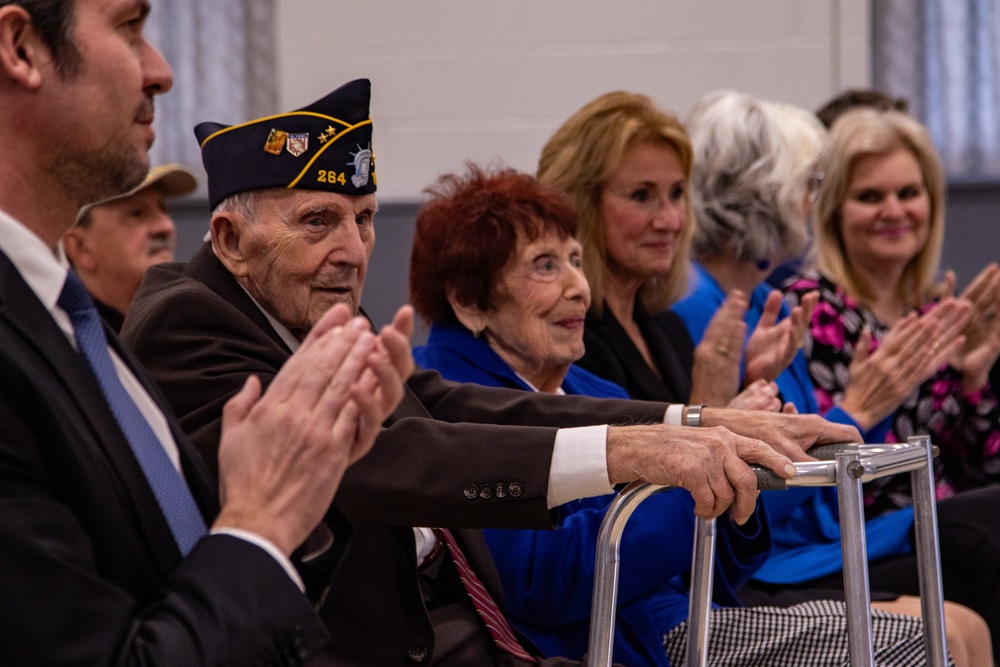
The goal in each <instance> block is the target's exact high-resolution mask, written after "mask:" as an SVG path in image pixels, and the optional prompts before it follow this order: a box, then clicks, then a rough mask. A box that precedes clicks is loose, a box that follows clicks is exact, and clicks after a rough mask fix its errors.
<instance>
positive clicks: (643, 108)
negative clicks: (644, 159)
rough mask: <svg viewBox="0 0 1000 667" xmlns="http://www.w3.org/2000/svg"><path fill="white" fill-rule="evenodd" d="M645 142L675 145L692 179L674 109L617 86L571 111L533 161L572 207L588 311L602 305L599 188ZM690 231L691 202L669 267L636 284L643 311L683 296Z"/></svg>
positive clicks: (687, 176)
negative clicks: (586, 285)
mask: <svg viewBox="0 0 1000 667" xmlns="http://www.w3.org/2000/svg"><path fill="white" fill-rule="evenodd" d="M646 143H652V144H657V145H661V146H666V147H668V148H671V149H673V150H674V151H675V152H676V153H677V156H678V157H679V158H680V163H681V168H682V169H683V171H684V177H685V179H688V180H690V178H691V165H692V155H693V153H692V149H691V140H690V139H689V138H688V134H687V131H686V130H685V129H684V125H682V124H681V122H680V120H678V118H677V117H676V116H674V115H673V114H671V113H668V112H666V111H662V110H661V109H659V108H657V106H656V105H655V104H654V103H653V101H652V100H651V99H649V98H648V97H647V96H645V95H640V94H636V93H627V92H623V91H618V92H613V93H607V94H605V95H601V96H600V97H598V98H597V99H595V100H593V101H592V102H590V103H588V104H587V105H586V106H584V107H583V108H582V109H580V110H579V111H577V112H576V113H575V114H573V115H572V116H570V118H569V120H567V121H566V122H565V123H563V124H562V127H560V128H559V129H558V130H556V132H555V134H553V135H552V138H551V139H549V141H548V143H547V144H545V147H544V148H543V149H542V155H541V158H540V159H539V161H538V179H539V180H540V181H542V182H543V183H548V184H550V185H554V186H556V187H558V188H561V189H562V190H564V191H565V192H567V193H568V194H569V196H570V197H571V198H572V200H573V203H574V204H575V206H576V209H577V213H578V215H579V220H580V231H579V233H578V239H579V241H580V244H581V245H582V246H583V270H584V273H585V274H586V276H587V281H588V282H589V283H590V291H591V294H592V295H593V299H592V301H591V310H592V311H594V312H595V313H596V314H597V315H598V316H600V315H601V314H602V313H603V309H604V279H605V275H606V272H607V249H606V247H605V244H604V233H603V228H602V220H601V217H600V201H601V191H602V189H603V188H604V186H605V184H606V183H607V181H608V179H609V178H610V176H611V174H612V173H613V172H614V171H615V170H616V169H617V168H618V167H619V166H620V164H621V161H622V159H623V158H624V157H625V154H626V153H628V152H629V151H630V150H631V149H632V148H634V147H635V146H638V145H640V144H646ZM693 230H694V216H693V214H692V212H691V207H690V205H689V206H688V207H687V221H686V223H685V225H684V229H683V230H682V231H681V235H680V238H679V239H678V243H677V254H676V255H675V256H674V260H673V263H672V265H671V267H670V270H669V271H668V272H667V273H666V274H664V275H662V276H654V277H652V278H650V279H649V280H647V281H646V282H645V283H643V285H642V286H641V287H640V288H639V302H640V304H641V305H642V307H643V308H644V309H645V310H646V311H647V312H650V313H657V312H660V311H663V310H666V309H667V308H668V307H669V306H670V305H671V304H672V303H673V302H674V301H676V300H677V299H679V298H680V297H681V296H682V295H683V294H684V291H685V289H686V288H687V275H688V262H689V259H688V257H689V254H690V248H691V236H692V233H693Z"/></svg>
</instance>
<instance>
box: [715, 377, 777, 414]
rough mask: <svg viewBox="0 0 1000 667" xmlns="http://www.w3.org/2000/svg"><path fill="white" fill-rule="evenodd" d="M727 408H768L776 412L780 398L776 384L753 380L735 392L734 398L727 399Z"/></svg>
mask: <svg viewBox="0 0 1000 667" xmlns="http://www.w3.org/2000/svg"><path fill="white" fill-rule="evenodd" d="M726 407H727V408H732V409H734V410H768V411H770V412H777V411H778V410H780V409H781V400H780V399H779V398H778V385H777V384H775V383H774V382H767V381H766V380H755V381H754V382H752V383H750V385H749V386H748V387H747V388H746V389H744V390H743V391H741V392H740V393H738V394H736V398H734V399H733V400H731V401H729V404H728V405H726Z"/></svg>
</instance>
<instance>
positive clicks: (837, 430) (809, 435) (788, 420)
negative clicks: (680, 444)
mask: <svg viewBox="0 0 1000 667" xmlns="http://www.w3.org/2000/svg"><path fill="white" fill-rule="evenodd" d="M701 423H702V424H703V425H704V426H725V427H726V428H727V429H729V430H730V431H733V432H734V433H738V434H740V435H744V436H747V437H749V438H758V439H760V440H763V441H764V442H766V443H767V444H768V445H769V446H770V447H772V448H773V449H775V450H776V451H777V452H780V453H781V454H783V455H784V456H786V457H788V458H789V459H791V460H792V461H809V460H812V457H811V456H809V455H808V454H806V450H808V449H809V448H810V447H812V446H813V445H821V444H828V443H835V442H861V434H860V433H858V430H857V429H856V428H854V427H853V426H846V425H844V424H834V423H833V422H828V421H827V420H825V419H823V418H822V417H820V416H819V415H798V414H789V413H785V412H761V411H754V412H747V411H746V410H729V409H726V408H705V409H704V410H702V413H701ZM768 467H770V466H768ZM772 470H774V468H772ZM775 472H778V471H777V470H775Z"/></svg>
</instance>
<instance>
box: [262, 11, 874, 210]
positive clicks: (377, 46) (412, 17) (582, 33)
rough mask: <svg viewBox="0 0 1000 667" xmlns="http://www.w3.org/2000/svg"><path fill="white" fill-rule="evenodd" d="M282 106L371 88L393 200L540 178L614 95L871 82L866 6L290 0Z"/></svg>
mask: <svg viewBox="0 0 1000 667" xmlns="http://www.w3.org/2000/svg"><path fill="white" fill-rule="evenodd" d="M276 6H277V17H278V19H277V21H278V25H277V34H278V43H277V53H278V76H279V81H280V83H279V99H280V108H281V109H292V108H296V107H299V106H303V105H305V104H308V103H309V102H311V101H313V100H314V99H317V98H319V97H321V96H322V95H324V94H325V93H327V92H329V91H330V90H332V89H333V88H335V87H337V86H338V85H340V84H341V83H344V82H346V81H348V80H351V79H354V78H359V77H368V78H370V79H371V80H372V87H373V93H372V97H373V100H372V117H373V119H374V121H375V141H374V143H375V151H376V155H377V156H378V170H379V194H380V197H381V199H383V201H413V200H414V199H415V198H418V197H419V195H420V191H421V190H422V189H423V188H424V187H426V186H427V185H428V184H430V183H431V182H432V181H433V180H434V179H435V178H436V176H437V175H438V174H441V173H444V172H447V171H455V170H460V169H461V168H462V165H463V163H464V161H466V160H469V159H472V160H475V161H478V162H488V161H490V160H501V161H503V162H505V163H506V164H508V165H510V166H513V167H517V168H519V169H523V170H528V171H534V168H535V165H536V161H537V159H538V154H539V151H540V150H541V147H542V146H543V144H544V143H545V141H546V140H547V139H548V137H549V136H550V135H551V133H552V132H553V131H554V130H555V128H556V127H558V126H559V124H560V123H561V122H562V121H563V120H565V119H566V118H567V117H568V116H569V115H570V114H571V113H572V112H574V111H575V110H576V109H578V108H579V107H580V106H582V105H583V104H584V103H586V102H588V101H589V100H591V99H593V98H594V97H596V96H597V95H599V94H601V93H604V92H607V91H609V90H618V89H625V90H631V91H636V92H644V93H646V94H648V95H650V96H652V97H653V98H654V99H656V100H657V101H658V102H659V103H660V104H661V105H662V106H664V107H666V108H669V109H673V110H674V111H677V112H679V113H680V114H682V115H683V114H684V113H686V111H687V110H688V109H689V108H690V106H691V104H692V103H693V102H694V101H695V100H696V99H697V98H698V97H699V96H701V95H702V94H704V93H706V92H708V91H711V90H714V89H717V88H736V89H739V90H743V91H746V92H749V93H752V94H756V95H761V96H766V97H771V98H777V99H783V100H786V101H789V102H793V103H797V104H801V105H804V106H807V107H810V108H813V107H815V106H817V105H819V104H820V103H821V102H823V101H824V100H825V99H827V98H828V97H830V96H831V95H832V94H834V93H836V92H838V91H839V90H840V89H842V88H843V87H845V86H847V85H862V86H863V85H867V84H868V81H869V61H870V55H869V54H870V47H869V44H870V39H869V37H868V33H869V24H870V20H869V14H870V9H869V3H868V2H867V1H865V0H617V1H614V0H499V1H498V0H489V1H487V0H370V1H368V2H344V1H343V0H276Z"/></svg>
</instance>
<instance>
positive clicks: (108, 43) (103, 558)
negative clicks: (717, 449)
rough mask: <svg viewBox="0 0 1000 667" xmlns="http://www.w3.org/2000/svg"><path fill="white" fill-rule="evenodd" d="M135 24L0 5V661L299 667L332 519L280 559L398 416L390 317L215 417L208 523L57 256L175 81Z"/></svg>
mask: <svg viewBox="0 0 1000 667" xmlns="http://www.w3.org/2000/svg"><path fill="white" fill-rule="evenodd" d="M147 12H148V5H147V4H146V3H144V2H142V1H141V0H64V1H59V0H48V1H46V2H41V1H35V0H23V1H0V143H2V145H3V151H2V152H0V378H2V381H0V544H2V545H3V547H2V551H3V555H2V557H0V581H2V582H3V593H2V595H0V656H2V657H0V662H2V663H3V664H9V665H56V664H74V665H111V664H114V665H125V664H144V665H151V664H157V665H249V664H285V665H293V664H298V663H300V662H301V661H302V660H303V659H305V658H308V657H309V656H311V655H312V654H314V653H315V652H316V650H317V648H318V647H319V645H321V644H322V643H323V642H324V641H325V638H326V631H325V629H324V627H323V624H322V623H321V622H320V621H319V619H318V618H317V617H316V615H315V612H314V610H313V606H312V603H311V602H310V600H309V599H308V598H307V597H306V595H304V594H303V591H304V589H305V584H304V582H303V578H304V579H306V581H309V582H311V583H314V584H316V585H317V586H316V589H314V590H315V592H317V593H319V592H321V589H322V588H323V587H324V581H323V577H324V576H325V577H326V578H327V579H328V578H329V576H330V570H331V569H332V565H333V564H334V563H335V562H336V560H337V559H338V558H339V552H340V551H341V550H342V549H343V546H344V544H345V538H346V533H345V532H344V526H343V525H342V523H340V522H339V521H337V515H336V514H334V513H332V512H331V513H330V514H329V521H330V522H331V524H330V525H327V524H324V526H327V527H328V528H332V529H333V533H332V534H331V533H330V532H329V530H325V529H323V528H319V529H318V530H317V532H316V533H315V534H316V537H317V540H318V541H317V542H316V543H315V547H313V546H312V545H310V550H309V553H308V554H306V555H305V557H304V558H303V559H301V560H302V562H301V563H300V567H301V568H302V569H301V573H300V572H298V571H296V569H295V567H293V563H292V560H291V555H292V552H293V551H294V550H295V549H296V548H298V547H299V545H300V544H302V543H303V542H304V541H305V540H306V538H307V536H309V535H310V533H311V532H312V531H313V529H314V528H316V527H317V526H318V525H319V524H320V522H321V520H322V519H323V517H324V514H326V513H327V508H328V507H329V506H330V502H331V500H332V497H333V493H334V491H335V490H336V488H337V486H338V484H339V480H340V477H341V475H342V474H343V471H344V469H345V467H346V466H347V465H349V464H350V463H351V462H352V461H353V460H355V459H356V458H357V457H359V456H361V455H363V454H364V453H365V451H366V450H367V449H368V448H369V447H370V443H371V442H372V441H373V440H374V436H375V434H376V432H377V431H378V427H379V423H380V422H381V421H382V420H383V419H384V418H385V417H386V416H387V415H388V414H389V413H390V412H391V410H392V409H393V408H394V407H395V406H396V404H397V403H398V399H399V397H400V396H401V394H402V377H403V376H405V375H407V374H408V373H409V371H410V369H411V368H412V361H409V350H408V339H407V335H406V329H407V328H408V327H407V318H406V316H405V313H404V315H403V316H401V317H400V319H399V323H400V329H398V330H397V329H393V330H392V331H387V332H385V333H384V334H383V335H382V336H381V337H378V338H376V337H374V336H372V334H371V333H369V332H368V330H367V324H366V322H364V321H363V320H362V319H360V318H355V319H354V320H351V319H350V317H351V316H350V312H349V311H348V310H347V309H346V308H343V307H341V308H338V309H336V310H331V311H330V313H329V315H328V316H326V317H325V318H324V320H323V321H322V322H321V323H319V324H318V325H317V327H316V328H315V329H314V330H313V333H312V334H310V337H309V339H308V340H307V341H305V342H304V343H303V346H302V349H301V353H300V354H296V355H294V356H293V357H292V359H291V360H290V361H289V363H288V365H286V366H285V369H284V370H283V371H282V373H281V374H280V375H279V376H276V377H272V378H269V381H270V388H269V389H268V391H267V393H266V394H264V395H261V392H260V383H259V382H258V381H257V380H248V382H247V384H246V386H244V387H243V388H242V389H241V390H240V391H239V392H238V394H237V396H236V398H235V399H234V400H233V401H231V402H230V403H229V404H228V405H227V406H226V408H225V417H224V422H225V424H224V426H223V430H222V435H221V440H220V448H219V459H218V463H219V469H220V471H221V473H220V480H221V483H222V485H223V494H222V499H223V500H222V503H221V507H220V504H219V491H218V487H217V485H216V482H215V480H212V479H211V478H210V477H209V475H208V474H207V472H206V471H205V469H204V466H203V465H202V463H201V462H200V461H199V459H198V456H197V454H196V453H195V452H194V451H193V449H192V448H191V446H190V445H189V443H188V442H187V441H186V439H185V437H184V436H183V434H182V432H181V429H180V427H179V426H178V424H177V422H176V420H175V419H174V418H173V417H172V416H171V413H170V411H169V408H167V404H166V401H165V400H164V399H163V398H162V396H161V395H160V393H159V392H158V391H157V389H156V388H155V387H154V386H153V384H152V383H151V382H149V381H148V379H147V378H146V376H145V374H144V373H143V372H142V371H141V370H140V368H139V366H138V364H137V362H136V361H135V360H134V359H133V358H132V356H131V355H130V354H128V352H126V350H125V349H124V348H123V347H122V346H121V345H120V343H119V342H118V339H117V337H116V336H115V335H114V333H112V332H111V331H110V330H109V329H107V328H106V327H103V326H102V325H101V322H100V318H99V317H98V315H97V312H96V310H95V309H94V307H93V302H92V301H91V299H90V297H89V296H88V295H87V293H86V290H85V288H84V286H83V284H82V282H80V280H79V278H78V277H76V275H75V274H73V273H72V272H69V271H68V270H67V269H68V265H67V263H66V259H65V257H64V255H63V254H62V251H61V248H60V246H59V244H58V242H59V239H60V237H61V236H62V234H63V233H64V232H65V231H66V230H67V229H68V228H69V227H70V226H71V225H72V224H73V222H74V220H75V219H76V214H77V210H78V209H79V208H80V207H81V206H83V205H84V204H86V203H88V202H91V201H95V200H100V199H103V198H105V197H108V196H111V195H113V194H115V193H116V192H123V191H126V190H128V189H129V188H131V187H133V186H135V185H136V184H137V183H139V182H140V181H142V179H143V176H144V174H145V172H146V170H147V169H148V156H147V151H148V148H149V146H150V144H151V142H152V139H153V133H152V130H151V129H150V123H151V121H152V119H153V97H154V96H155V95H157V94H159V93H162V92H165V91H166V90H167V89H169V87H170V85H171V82H172V79H171V72H170V69H169V67H168V66H167V64H166V62H165V61H164V60H163V58H162V56H161V55H160V54H159V53H158V52H157V51H156V50H155V49H153V48H152V47H151V46H150V45H149V44H148V43H147V42H146V41H145V40H144V38H143V35H142V28H143V23H144V19H145V17H146V14H147ZM289 424H301V425H303V426H301V427H298V428H289V426H288V425H289ZM331 539H332V542H331ZM331 544H332V546H331ZM306 561H308V563H306ZM313 577H315V579H313Z"/></svg>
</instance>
